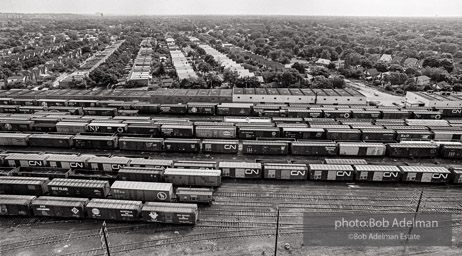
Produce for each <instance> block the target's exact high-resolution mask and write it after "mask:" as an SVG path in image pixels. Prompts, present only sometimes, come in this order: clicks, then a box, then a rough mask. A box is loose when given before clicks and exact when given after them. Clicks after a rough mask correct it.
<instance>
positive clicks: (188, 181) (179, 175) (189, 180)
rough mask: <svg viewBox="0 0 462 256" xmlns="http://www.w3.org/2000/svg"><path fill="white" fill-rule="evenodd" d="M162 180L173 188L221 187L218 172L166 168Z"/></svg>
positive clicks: (219, 172)
mask: <svg viewBox="0 0 462 256" xmlns="http://www.w3.org/2000/svg"><path fill="white" fill-rule="evenodd" d="M164 179H165V181H166V182H170V183H172V184H173V185H175V186H183V185H184V186H199V187H219V186H220V185H221V171H220V170H210V169H209V170H204V169H182V168H167V169H165V171H164Z"/></svg>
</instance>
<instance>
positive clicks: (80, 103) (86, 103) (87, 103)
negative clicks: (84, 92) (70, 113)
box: [67, 100, 98, 108]
mask: <svg viewBox="0 0 462 256" xmlns="http://www.w3.org/2000/svg"><path fill="white" fill-rule="evenodd" d="M97 104H98V101H97V100H68V101H67V105H68V106H69V107H85V108H87V107H96V106H97Z"/></svg>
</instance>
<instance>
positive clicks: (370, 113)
mask: <svg viewBox="0 0 462 256" xmlns="http://www.w3.org/2000/svg"><path fill="white" fill-rule="evenodd" d="M353 117H354V118H366V119H378V118H380V111H378V110H353Z"/></svg>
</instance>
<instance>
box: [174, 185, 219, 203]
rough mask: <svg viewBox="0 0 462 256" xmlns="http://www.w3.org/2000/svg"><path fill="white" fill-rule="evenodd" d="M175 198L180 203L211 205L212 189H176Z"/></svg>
mask: <svg viewBox="0 0 462 256" xmlns="http://www.w3.org/2000/svg"><path fill="white" fill-rule="evenodd" d="M175 194H176V197H177V200H178V202H180V203H206V204H212V201H213V189H210V188H184V187H179V188H177V189H176V193H175Z"/></svg>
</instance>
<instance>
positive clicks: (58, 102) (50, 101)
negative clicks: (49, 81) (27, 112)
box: [37, 99, 67, 107]
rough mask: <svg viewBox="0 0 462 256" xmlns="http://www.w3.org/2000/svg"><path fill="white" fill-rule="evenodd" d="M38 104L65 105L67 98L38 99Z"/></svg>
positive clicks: (47, 105)
mask: <svg viewBox="0 0 462 256" xmlns="http://www.w3.org/2000/svg"><path fill="white" fill-rule="evenodd" d="M37 105H38V106H45V107H50V106H63V107H64V106H67V100H60V99H39V100H37Z"/></svg>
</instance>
